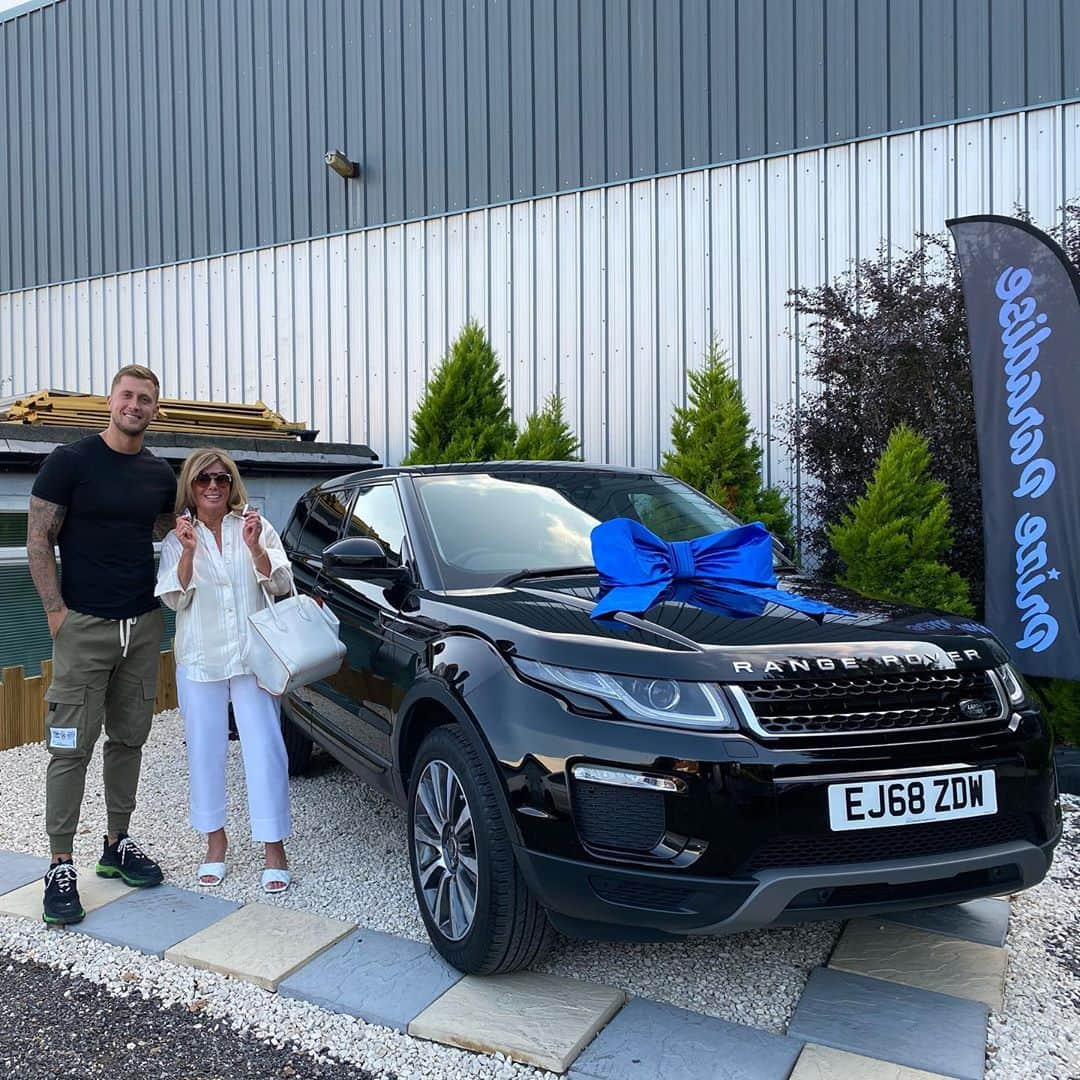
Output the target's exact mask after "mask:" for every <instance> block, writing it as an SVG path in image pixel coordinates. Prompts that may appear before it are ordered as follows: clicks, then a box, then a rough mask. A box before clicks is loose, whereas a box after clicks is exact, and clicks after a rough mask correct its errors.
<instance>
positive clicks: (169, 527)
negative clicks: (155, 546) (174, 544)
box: [154, 511, 176, 540]
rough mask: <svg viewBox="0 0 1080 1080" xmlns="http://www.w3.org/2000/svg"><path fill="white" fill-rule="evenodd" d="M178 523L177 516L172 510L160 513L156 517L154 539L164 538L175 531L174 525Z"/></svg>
mask: <svg viewBox="0 0 1080 1080" xmlns="http://www.w3.org/2000/svg"><path fill="white" fill-rule="evenodd" d="M175 525H176V517H175V515H174V514H173V513H172V512H171V511H166V512H165V513H164V514H158V516H157V517H156V518H154V539H155V540H164V539H165V537H166V536H168V535H169V533H171V532H172V531H173V527H174V526H175Z"/></svg>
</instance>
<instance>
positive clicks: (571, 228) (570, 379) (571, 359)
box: [553, 195, 585, 431]
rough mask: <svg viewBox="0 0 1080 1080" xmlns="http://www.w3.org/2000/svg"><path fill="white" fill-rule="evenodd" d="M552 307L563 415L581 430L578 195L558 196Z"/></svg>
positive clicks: (581, 367) (579, 214)
mask: <svg viewBox="0 0 1080 1080" xmlns="http://www.w3.org/2000/svg"><path fill="white" fill-rule="evenodd" d="M557 213H558V221H557V223H556V229H557V231H556V237H555V244H556V251H557V252H558V261H557V263H556V264H555V267H554V268H553V272H554V274H555V291H556V295H555V310H556V311H557V312H558V319H557V325H556V329H557V332H558V341H557V343H556V345H557V350H558V351H557V356H556V369H557V371H558V381H557V387H556V389H557V391H558V393H560V394H561V395H562V398H563V403H564V405H565V416H566V418H567V421H568V422H569V424H570V426H571V427H573V429H574V430H575V431H581V427H582V422H583V421H582V418H583V415H584V407H583V400H582V394H583V393H584V386H585V375H584V370H583V365H584V358H583V356H582V354H581V333H580V327H581V292H582V285H581V235H580V232H579V224H580V220H581V196H580V195H575V196H573V197H571V198H567V199H560V200H559V204H558V207H557Z"/></svg>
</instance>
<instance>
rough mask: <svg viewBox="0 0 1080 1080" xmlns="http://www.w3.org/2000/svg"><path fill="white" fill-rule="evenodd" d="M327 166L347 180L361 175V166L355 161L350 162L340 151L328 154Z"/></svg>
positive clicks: (332, 151) (329, 151) (328, 152)
mask: <svg viewBox="0 0 1080 1080" xmlns="http://www.w3.org/2000/svg"><path fill="white" fill-rule="evenodd" d="M326 164H327V165H329V166H330V168H331V169H333V170H334V172H336V173H337V174H338V176H344V177H345V179H346V180H351V179H352V178H353V177H354V176H359V175H360V166H359V165H358V164H357V163H356V162H355V161H350V160H349V159H348V158H347V157H346V156H345V155H344V154H343V153H342V152H341V151H340V150H328V151H327V152H326Z"/></svg>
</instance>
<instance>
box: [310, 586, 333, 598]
mask: <svg viewBox="0 0 1080 1080" xmlns="http://www.w3.org/2000/svg"><path fill="white" fill-rule="evenodd" d="M311 591H312V592H313V593H314V594H315V595H316V596H321V597H322V598H323V599H324V600H332V599H333V598H334V593H333V590H332V589H328V588H327V587H326V586H325V585H312V587H311Z"/></svg>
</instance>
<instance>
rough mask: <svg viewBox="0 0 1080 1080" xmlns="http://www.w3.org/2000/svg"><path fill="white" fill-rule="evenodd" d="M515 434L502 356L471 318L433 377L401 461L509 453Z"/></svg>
mask: <svg viewBox="0 0 1080 1080" xmlns="http://www.w3.org/2000/svg"><path fill="white" fill-rule="evenodd" d="M516 437H517V428H516V427H515V425H514V421H513V419H512V418H511V414H510V409H509V408H508V406H507V404H506V379H505V378H504V376H503V373H502V371H501V370H500V368H499V361H498V360H497V358H496V356H495V352H494V350H493V349H492V347H491V343H490V342H489V341H488V339H487V335H486V334H485V333H484V331H483V330H482V329H481V328H480V326H479V325H478V324H477V323H476V322H473V321H470V322H468V323H466V324H465V327H464V328H463V329H462V331H461V334H460V335H459V336H458V339H457V340H456V341H455V342H454V344H453V345H452V346H451V349H450V352H449V354H448V355H447V356H445V357H444V358H443V360H442V362H441V363H440V365H439V368H438V370H437V371H436V372H435V374H434V375H433V376H432V378H431V380H430V381H429V382H428V385H427V389H426V390H425V391H424V396H423V398H422V399H421V401H420V404H419V406H417V409H416V412H415V413H414V414H413V430H412V444H413V446H412V450H411V451H410V452H409V453H408V455H407V456H406V457H405V458H404V459H403V461H402V464H403V465H436V464H441V463H446V462H451V461H491V460H493V459H495V458H505V457H506V456H507V455H508V454H509V452H510V450H511V448H512V447H513V445H514V440H515V438H516Z"/></svg>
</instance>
